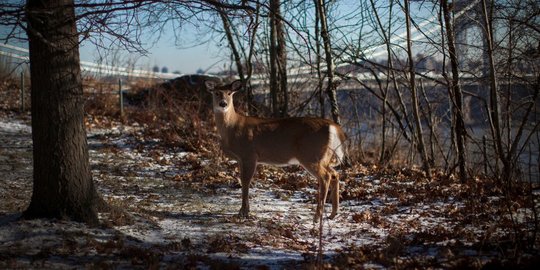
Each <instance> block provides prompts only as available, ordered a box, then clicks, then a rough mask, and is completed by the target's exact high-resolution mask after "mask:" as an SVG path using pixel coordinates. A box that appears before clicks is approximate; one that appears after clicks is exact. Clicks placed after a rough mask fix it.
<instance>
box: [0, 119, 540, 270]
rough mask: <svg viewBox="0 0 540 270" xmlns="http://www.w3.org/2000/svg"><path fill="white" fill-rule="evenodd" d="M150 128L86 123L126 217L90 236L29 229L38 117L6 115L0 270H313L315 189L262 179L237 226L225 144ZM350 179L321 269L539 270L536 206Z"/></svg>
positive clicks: (285, 178)
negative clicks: (180, 138) (170, 136)
mask: <svg viewBox="0 0 540 270" xmlns="http://www.w3.org/2000/svg"><path fill="white" fill-rule="evenodd" d="M203 125H204V123H203ZM149 128H150V127H148V126H147V125H146V124H141V123H137V122H131V123H128V124H126V123H125V121H124V122H120V121H111V120H104V119H101V118H92V119H87V132H88V144H89V148H90V164H91V168H92V176H93V179H94V181H95V183H96V186H97V188H98V191H99V193H100V194H101V195H102V196H103V198H104V199H105V200H106V201H107V202H108V203H109V204H110V205H113V206H116V207H117V209H120V210H117V211H113V212H111V213H106V214H100V220H101V222H102V225H101V226H99V227H95V228H91V227H87V226H86V225H83V224H79V223H74V222H69V221H62V220H23V219H20V216H21V213H22V211H24V210H25V208H26V207H27V205H28V203H29V201H30V197H31V192H32V140H31V128H30V127H29V116H28V115H26V114H18V113H13V112H9V111H8V112H6V111H4V112H1V113H0V197H1V198H2V200H1V201H0V268H2V269H4V268H55V269H62V268H70V269H71V268H74V267H75V268H92V269H93V268H129V269H131V268H140V269H149V268H151V269H155V268H167V269H177V268H181V269H184V268H188V269H193V268H195V269H239V268H245V269H253V268H257V269H297V268H299V267H300V268H305V269H311V268H315V267H316V257H317V250H318V248H319V225H318V224H314V223H313V221H312V219H313V214H314V208H315V195H316V183H315V181H314V179H312V178H310V177H309V176H308V175H307V174H306V173H305V172H303V171H302V170H300V169H299V168H296V167H290V168H272V167H264V166H261V167H259V170H258V173H257V175H256V179H254V183H253V184H252V187H251V189H250V192H251V193H250V202H251V215H252V217H251V218H250V219H240V218H237V217H236V214H237V212H238V210H239V208H240V202H241V196H240V186H239V184H238V181H237V178H238V170H237V168H236V163H235V162H233V161H228V160H227V159H225V158H224V157H222V156H221V154H220V152H219V148H218V146H217V144H201V145H198V146H193V145H192V146H190V145H189V144H185V143H184V144H174V145H171V144H170V143H168V142H167V141H164V140H163V139H162V137H159V136H152V135H151V134H150V133H148V129H149ZM156 133H159V131H157V132H156ZM215 136H216V135H215V134H214V135H208V136H207V137H206V138H216V137H215ZM216 141H217V139H216ZM208 145H210V146H208ZM212 145H215V146H212ZM342 174H343V177H342V179H341V182H342V191H341V198H342V204H341V208H340V213H339V215H338V216H337V217H336V218H335V219H333V220H329V219H328V218H327V217H326V216H325V218H324V221H323V226H322V227H323V230H322V250H323V254H324V265H323V267H324V268H334V269H357V268H367V269H387V268H396V269H397V268H455V269H461V268H464V267H465V268H469V269H471V268H472V269H480V268H482V267H490V266H492V267H503V266H504V267H509V268H511V267H515V266H519V267H521V268H527V267H531V266H534V265H535V263H536V264H537V263H539V262H540V260H539V257H538V255H539V253H538V247H539V243H538V240H537V239H538V237H537V236H536V233H537V232H538V225H539V224H538V223H537V219H535V213H534V212H535V211H532V210H531V206H530V205H531V202H534V205H536V206H533V207H538V202H539V194H537V193H534V192H530V193H523V194H521V195H520V196H516V197H515V198H512V199H505V198H506V197H504V196H502V195H501V191H500V190H499V189H498V188H497V185H495V184H494V183H492V182H491V181H490V180H487V179H474V180H471V182H470V183H466V184H461V183H459V182H458V181H456V180H455V179H452V178H451V177H444V176H442V175H436V176H435V177H434V178H432V179H427V178H425V177H423V176H422V175H421V173H419V172H417V171H415V170H407V169H401V170H393V171H392V172H390V171H385V170H380V169H378V168H376V167H375V166H362V165H356V166H353V167H352V168H348V169H346V170H344V171H342ZM531 190H532V189H531ZM509 200H510V201H509ZM329 210H330V206H329V204H328V205H327V208H326V211H327V212H329Z"/></svg>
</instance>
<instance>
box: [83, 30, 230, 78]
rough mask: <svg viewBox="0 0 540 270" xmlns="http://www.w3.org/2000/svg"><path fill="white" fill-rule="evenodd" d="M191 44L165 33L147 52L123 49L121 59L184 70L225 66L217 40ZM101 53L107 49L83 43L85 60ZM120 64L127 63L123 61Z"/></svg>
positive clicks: (142, 66) (140, 65)
mask: <svg viewBox="0 0 540 270" xmlns="http://www.w3.org/2000/svg"><path fill="white" fill-rule="evenodd" d="M187 45H188V44H185V45H180V46H177V45H175V42H174V40H171V39H170V38H168V37H162V38H160V39H159V40H158V41H157V42H156V44H155V45H154V46H152V47H151V48H149V49H148V54H147V55H146V56H141V55H139V54H136V53H134V54H129V53H128V52H127V51H126V50H121V51H122V52H123V54H124V57H123V58H122V59H123V60H121V61H120V62H125V63H127V62H128V59H131V60H132V61H133V60H136V66H137V67H138V68H139V69H152V68H153V67H154V66H158V67H159V68H160V70H161V68H163V67H167V69H168V70H169V72H176V71H178V72H179V73H182V74H189V73H196V72H197V70H198V69H202V70H207V69H210V70H212V71H214V70H216V69H217V68H219V67H223V61H222V60H223V57H221V56H219V54H218V50H217V48H216V45H215V44H214V42H211V41H209V42H207V43H205V44H202V45H197V46H187ZM101 53H103V52H98V51H96V47H95V46H94V45H93V44H90V43H88V42H83V44H81V47H80V55H81V60H83V61H89V62H97V61H99V58H100V57H99V55H100V54H101ZM216 63H217V64H216ZM108 64H111V63H108ZM119 64H120V65H123V63H119ZM212 68H213V69H212Z"/></svg>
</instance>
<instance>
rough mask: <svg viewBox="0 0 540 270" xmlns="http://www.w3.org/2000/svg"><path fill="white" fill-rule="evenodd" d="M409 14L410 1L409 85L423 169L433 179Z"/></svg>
mask: <svg viewBox="0 0 540 270" xmlns="http://www.w3.org/2000/svg"><path fill="white" fill-rule="evenodd" d="M410 15H411V14H410V12H409V0H405V20H406V21H405V23H406V28H407V29H406V30H407V56H408V58H409V59H408V60H409V61H408V63H409V85H410V87H411V99H412V107H413V117H414V122H415V130H416V137H417V147H418V152H419V154H420V158H421V159H422V167H423V170H424V171H425V173H426V175H427V177H431V168H430V165H429V159H428V156H427V152H426V147H425V144H424V137H423V135H422V133H423V132H422V121H421V120H420V112H419V107H418V106H419V105H418V94H417V91H416V78H415V68H414V61H413V56H412V44H411V16H410Z"/></svg>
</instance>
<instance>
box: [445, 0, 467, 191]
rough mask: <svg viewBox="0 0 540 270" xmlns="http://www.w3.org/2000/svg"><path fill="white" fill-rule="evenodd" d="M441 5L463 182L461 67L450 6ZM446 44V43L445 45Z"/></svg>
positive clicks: (459, 163)
mask: <svg viewBox="0 0 540 270" xmlns="http://www.w3.org/2000/svg"><path fill="white" fill-rule="evenodd" d="M440 4H441V7H442V11H443V17H444V25H445V30H446V40H447V44H448V53H449V56H450V66H451V68H452V80H451V81H450V80H449V79H448V78H447V76H446V73H445V74H443V75H444V76H445V79H446V81H447V84H448V87H449V88H450V89H451V90H449V91H448V92H449V93H450V95H449V97H450V100H451V104H452V116H453V117H452V121H453V124H452V132H453V133H454V137H455V139H456V146H457V148H456V149H457V156H458V166H459V179H460V180H461V182H462V183H464V182H465V181H466V180H467V171H466V162H467V160H466V158H465V154H466V153H465V138H466V136H467V130H466V129H465V121H464V120H463V93H462V91H461V87H460V83H459V67H458V56H457V51H456V45H455V39H454V28H453V25H452V20H451V18H450V8H449V4H448V1H447V0H441V3H440ZM443 46H444V45H443Z"/></svg>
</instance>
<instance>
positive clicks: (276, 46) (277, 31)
mask: <svg viewBox="0 0 540 270" xmlns="http://www.w3.org/2000/svg"><path fill="white" fill-rule="evenodd" d="M279 2H280V1H279V0H271V1H270V44H269V46H270V91H271V97H272V112H273V114H274V116H279V117H284V116H286V115H287V113H288V103H289V100H288V99H289V97H288V92H287V50H286V48H285V30H284V26H283V22H282V17H281V8H280V3H279Z"/></svg>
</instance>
